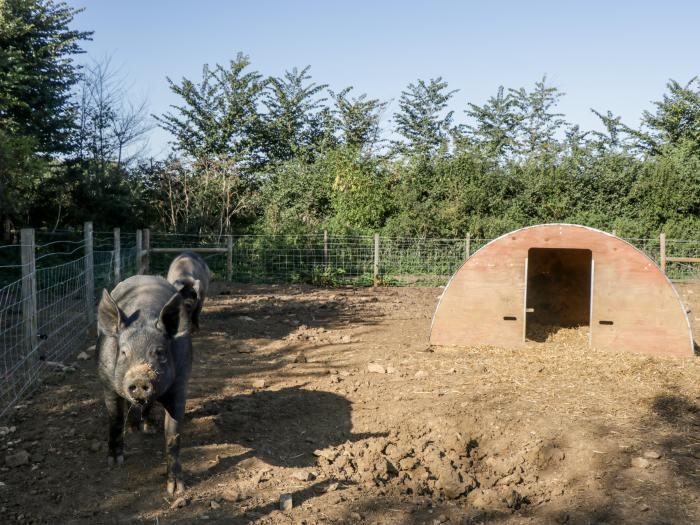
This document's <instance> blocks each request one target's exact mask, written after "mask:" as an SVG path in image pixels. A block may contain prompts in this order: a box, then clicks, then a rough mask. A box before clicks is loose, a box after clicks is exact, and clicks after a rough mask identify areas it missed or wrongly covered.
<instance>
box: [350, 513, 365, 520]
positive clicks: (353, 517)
mask: <svg viewBox="0 0 700 525" xmlns="http://www.w3.org/2000/svg"><path fill="white" fill-rule="evenodd" d="M350 519H351V520H352V521H361V520H362V514H360V513H359V512H351V513H350Z"/></svg>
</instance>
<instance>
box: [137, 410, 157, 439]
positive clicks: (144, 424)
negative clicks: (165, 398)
mask: <svg viewBox="0 0 700 525" xmlns="http://www.w3.org/2000/svg"><path fill="white" fill-rule="evenodd" d="M152 408H153V405H148V406H147V407H144V408H142V409H141V420H140V421H139V430H140V431H141V432H143V433H144V434H155V433H156V427H155V425H154V424H153V417H152V416H151V409H152Z"/></svg>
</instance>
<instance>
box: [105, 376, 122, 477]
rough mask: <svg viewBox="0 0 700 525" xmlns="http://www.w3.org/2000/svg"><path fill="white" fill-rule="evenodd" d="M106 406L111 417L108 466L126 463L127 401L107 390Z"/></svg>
mask: <svg viewBox="0 0 700 525" xmlns="http://www.w3.org/2000/svg"><path fill="white" fill-rule="evenodd" d="M105 405H106V406H107V415H108V416H109V441H108V445H109V452H108V455H107V465H108V466H110V467H111V466H113V465H115V464H117V465H121V464H122V463H124V418H125V414H124V408H125V405H126V401H125V400H124V398H122V397H121V396H119V395H118V394H116V393H114V392H112V391H111V390H105Z"/></svg>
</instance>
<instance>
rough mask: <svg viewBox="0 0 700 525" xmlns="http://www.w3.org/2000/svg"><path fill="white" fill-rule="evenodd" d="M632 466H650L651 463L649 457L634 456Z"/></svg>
mask: <svg viewBox="0 0 700 525" xmlns="http://www.w3.org/2000/svg"><path fill="white" fill-rule="evenodd" d="M631 463H632V466H633V467H635V468H648V467H649V465H650V464H651V463H650V462H649V460H648V459H645V458H632V462H631Z"/></svg>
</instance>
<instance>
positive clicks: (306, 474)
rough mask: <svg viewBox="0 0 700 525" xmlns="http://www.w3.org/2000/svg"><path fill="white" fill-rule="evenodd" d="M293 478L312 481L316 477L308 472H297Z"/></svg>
mask: <svg viewBox="0 0 700 525" xmlns="http://www.w3.org/2000/svg"><path fill="white" fill-rule="evenodd" d="M292 476H294V477H295V478H296V479H298V480H299V481H311V480H312V479H314V478H315V477H316V476H314V475H313V474H312V473H311V472H309V471H308V470H298V471H297V472H295V473H294V474H292Z"/></svg>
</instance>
